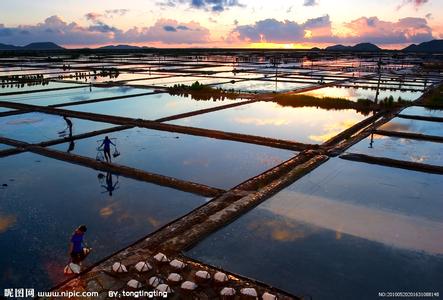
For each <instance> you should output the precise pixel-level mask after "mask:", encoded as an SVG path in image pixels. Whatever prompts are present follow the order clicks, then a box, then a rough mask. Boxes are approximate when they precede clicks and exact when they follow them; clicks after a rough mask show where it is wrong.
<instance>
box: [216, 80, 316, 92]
mask: <svg viewBox="0 0 443 300" xmlns="http://www.w3.org/2000/svg"><path fill="white" fill-rule="evenodd" d="M307 86H309V84H304V83H292V82H281V81H277V82H276V81H275V80H268V81H259V80H247V81H236V82H235V83H231V82H229V83H225V84H219V85H216V86H215V87H217V88H222V89H224V90H235V91H240V92H257V93H270V92H285V91H292V90H297V89H301V88H305V87H307Z"/></svg>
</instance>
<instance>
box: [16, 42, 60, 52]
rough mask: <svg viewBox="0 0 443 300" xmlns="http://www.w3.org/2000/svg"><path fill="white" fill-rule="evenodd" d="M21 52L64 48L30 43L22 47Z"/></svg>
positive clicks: (45, 43)
mask: <svg viewBox="0 0 443 300" xmlns="http://www.w3.org/2000/svg"><path fill="white" fill-rule="evenodd" d="M22 49H23V50H63V49H65V48H63V47H60V46H59V45H57V44H55V43H51V42H43V43H31V44H29V45H26V46H24V47H22Z"/></svg>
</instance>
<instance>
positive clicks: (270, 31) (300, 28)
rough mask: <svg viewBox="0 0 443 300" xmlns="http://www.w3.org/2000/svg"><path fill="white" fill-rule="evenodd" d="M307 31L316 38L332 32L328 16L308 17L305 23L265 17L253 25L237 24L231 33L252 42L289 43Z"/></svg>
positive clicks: (301, 37)
mask: <svg viewBox="0 0 443 300" xmlns="http://www.w3.org/2000/svg"><path fill="white" fill-rule="evenodd" d="M308 32H309V34H310V35H311V36H316V37H317V38H319V37H321V36H322V37H328V36H330V35H331V34H332V33H331V20H330V18H329V16H328V15H326V16H322V17H319V18H314V19H308V20H307V21H306V22H305V23H297V22H294V21H289V20H284V21H278V20H276V19H265V20H262V21H258V22H255V24H253V25H241V26H237V27H236V28H235V29H234V31H233V34H234V35H236V36H237V37H238V38H239V39H242V40H246V41H249V42H254V43H258V42H272V43H290V42H298V41H301V40H303V39H304V38H305V36H306V34H307V33H308Z"/></svg>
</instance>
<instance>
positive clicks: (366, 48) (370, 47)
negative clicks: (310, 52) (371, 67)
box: [325, 43, 382, 52]
mask: <svg viewBox="0 0 443 300" xmlns="http://www.w3.org/2000/svg"><path fill="white" fill-rule="evenodd" d="M325 50H326V51H362V52H375V51H381V50H382V49H380V48H379V47H378V46H377V45H374V44H371V43H360V44H357V45H355V46H343V45H334V46H329V47H326V49H325Z"/></svg>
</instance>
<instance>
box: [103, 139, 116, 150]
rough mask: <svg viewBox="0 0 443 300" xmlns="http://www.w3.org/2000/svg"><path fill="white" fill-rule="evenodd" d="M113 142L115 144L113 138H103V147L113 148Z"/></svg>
mask: <svg viewBox="0 0 443 300" xmlns="http://www.w3.org/2000/svg"><path fill="white" fill-rule="evenodd" d="M111 144H112V145H114V143H113V142H111V140H103V146H104V147H103V148H104V150H105V151H107V150H110V149H111ZM114 146H115V145H114Z"/></svg>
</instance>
